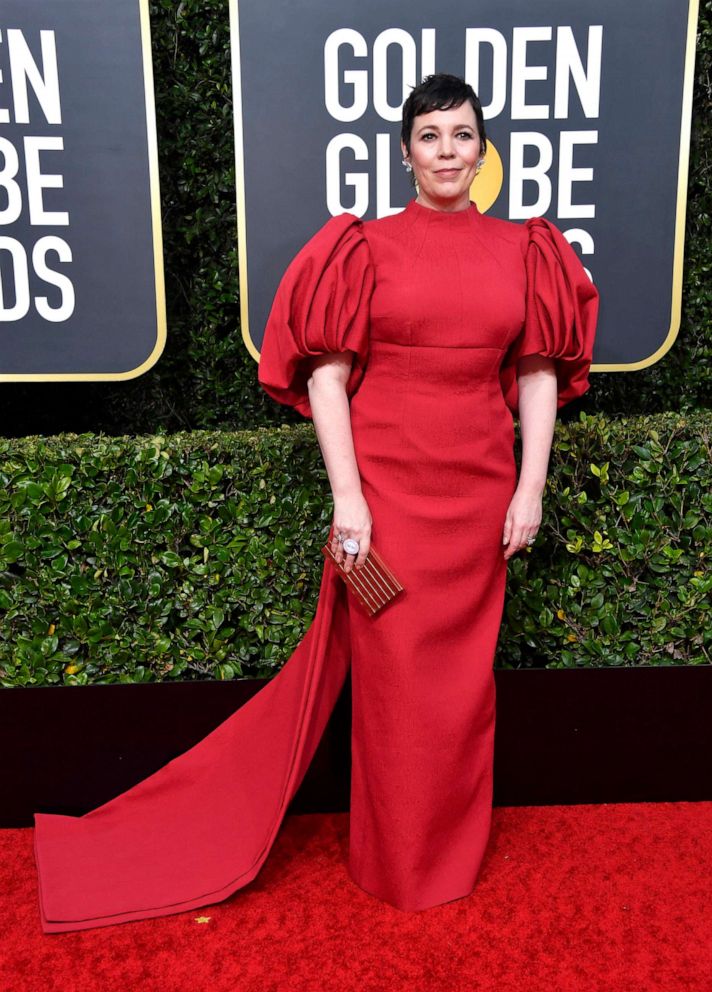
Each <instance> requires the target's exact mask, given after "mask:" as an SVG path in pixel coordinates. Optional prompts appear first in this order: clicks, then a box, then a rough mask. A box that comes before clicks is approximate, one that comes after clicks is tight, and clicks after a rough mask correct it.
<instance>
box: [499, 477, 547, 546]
mask: <svg viewBox="0 0 712 992" xmlns="http://www.w3.org/2000/svg"><path fill="white" fill-rule="evenodd" d="M541 516H542V512H541V494H539V493H536V492H532V491H529V490H526V489H519V488H518V489H517V490H516V492H515V493H514V496H513V497H512V502H511V503H510V504H509V509H508V510H507V516H506V517H505V520H504V532H503V534H502V544H503V545H505V551H504V557H505V560H508V559H509V558H511V557H512V555H514V554H516V553H517V551H521V550H522V549H523V548H526V547H527V542H528V540H529V538H532V537H536V535H537V531H538V530H539V525H540V524H541Z"/></svg>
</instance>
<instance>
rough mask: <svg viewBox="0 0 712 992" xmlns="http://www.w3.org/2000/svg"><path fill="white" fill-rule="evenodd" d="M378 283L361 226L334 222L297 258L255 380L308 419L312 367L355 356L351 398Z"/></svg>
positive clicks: (350, 217)
mask: <svg viewBox="0 0 712 992" xmlns="http://www.w3.org/2000/svg"><path fill="white" fill-rule="evenodd" d="M374 283H375V276H374V266H373V263H372V259H371V254H370V249H369V245H368V242H367V240H366V237H365V235H364V233H363V222H362V221H361V220H360V219H359V218H358V217H356V215H355V214H350V213H344V214H339V215H338V216H336V217H331V218H330V219H329V220H328V221H327V222H326V223H325V224H324V225H323V227H321V228H320V229H319V230H318V231H317V232H316V234H314V235H313V236H312V237H311V238H310V239H309V241H307V243H306V244H305V245H304V247H303V248H301V249H300V251H299V252H298V253H297V255H296V256H295V257H294V258H293V260H292V261H291V263H290V264H289V266H288V267H287V270H286V272H285V273H284V275H283V277H282V279H281V281H280V283H279V286H278V287H277V292H276V294H275V297H274V300H273V302H272V307H271V310H270V313H269V317H268V318H267V324H266V326H265V333H264V339H263V342H262V350H261V352H260V361H259V366H258V374H257V377H258V381H259V383H260V385H261V386H262V388H263V389H264V390H265V392H267V393H268V394H269V395H270V396H271V397H272V398H273V399H275V400H277V401H278V402H279V403H284V404H286V405H289V406H293V407H294V408H295V409H296V410H298V411H299V412H300V413H301V414H303V415H304V416H305V417H311V416H312V411H311V407H310V405H309V395H308V390H307V379H308V378H309V375H310V372H311V363H312V360H313V359H314V358H316V357H317V356H319V355H324V354H327V353H333V352H347V351H351V352H353V356H354V357H353V360H352V365H351V372H350V374H349V379H348V382H347V385H346V392H347V395H348V396H349V398H350V397H351V396H352V394H353V393H354V391H355V390H356V388H357V386H358V385H359V383H360V381H361V379H362V377H363V373H364V371H365V366H366V361H367V359H368V331H369V319H370V300H371V294H372V292H373V287H374Z"/></svg>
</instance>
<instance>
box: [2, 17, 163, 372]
mask: <svg viewBox="0 0 712 992" xmlns="http://www.w3.org/2000/svg"><path fill="white" fill-rule="evenodd" d="M148 2H149V0H138V5H139V16H140V20H141V50H142V59H143V88H144V94H145V99H146V134H147V138H148V167H149V179H150V190H151V226H152V231H153V271H154V276H155V283H156V343H155V345H154V347H153V351H152V352H151V354H150V355H149V356H148V358H147V359H146V360H145V361H144V362H142V363H141V364H140V365H138V366H137V367H136V368H135V369H130V370H129V371H128V372H23V373H3V372H0V382H48V381H55V382H57V381H64V382H76V381H79V380H91V381H92V382H100V381H107V380H118V379H135V378H136V377H137V376H139V375H142V374H143V373H144V372H147V371H148V370H149V369H150V368H151V366H153V365H155V364H156V362H157V361H158V359H159V358H160V356H161V352H162V351H163V349H164V347H165V344H166V289H165V279H164V272H163V230H162V226H161V192H160V184H159V176H158V140H157V136H156V104H155V98H154V91H153V59H152V56H151V24H150V20H149V16H148V15H149V11H148Z"/></svg>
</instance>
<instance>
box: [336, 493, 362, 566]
mask: <svg viewBox="0 0 712 992" xmlns="http://www.w3.org/2000/svg"><path fill="white" fill-rule="evenodd" d="M371 524H372V519H371V511H370V510H369V508H368V503H367V502H366V500H365V497H364V495H363V493H362V492H361V491H360V490H359V491H358V492H355V493H353V494H349V495H347V496H339V497H334V521H333V528H334V530H333V536H332V539H331V550H332V551H333V553H334V557H335V558H336V560H337V561H338V562H341V561H345V565H344V569H345V570H346V571H347V572H350V571H351V568H352V566H353V565H355V566H356V568H361V566H362V565H363V563H364V561H365V560H366V555H367V554H368V551H369V548H370V547H371ZM337 534H342V535H343V538H344V540H346V538H347V537H351V538H353V539H354V540H356V541H358V543H359V552H358V555H349V554H346V552H345V551H344V549H343V545H342V544H341V543H340V542H339V541H337V540H336V535H337Z"/></svg>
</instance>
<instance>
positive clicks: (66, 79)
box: [0, 0, 166, 380]
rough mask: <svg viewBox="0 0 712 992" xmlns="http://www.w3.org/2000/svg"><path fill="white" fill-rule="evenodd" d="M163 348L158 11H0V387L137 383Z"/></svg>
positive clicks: (17, 5) (133, 3)
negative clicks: (153, 15) (154, 33)
mask: <svg viewBox="0 0 712 992" xmlns="http://www.w3.org/2000/svg"><path fill="white" fill-rule="evenodd" d="M165 336H166V317H165V298H164V282H163V253H162V237H161V216H160V201H159V188H158V167H157V156H156V124H155V113H154V104H153V77H152V71H151V43H150V34H149V22H148V0H121V2H120V3H116V0H91V3H88V2H87V0H62V2H61V3H57V0H3V2H2V5H1V6H0V379H3V380H23V379H29V380H41V379H127V378H131V377H133V376H136V375H140V374H141V373H142V372H144V371H146V369H148V368H150V367H151V366H152V365H153V364H154V363H155V362H156V360H157V359H158V357H159V356H160V354H161V351H162V349H163V345H164V342H165Z"/></svg>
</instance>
